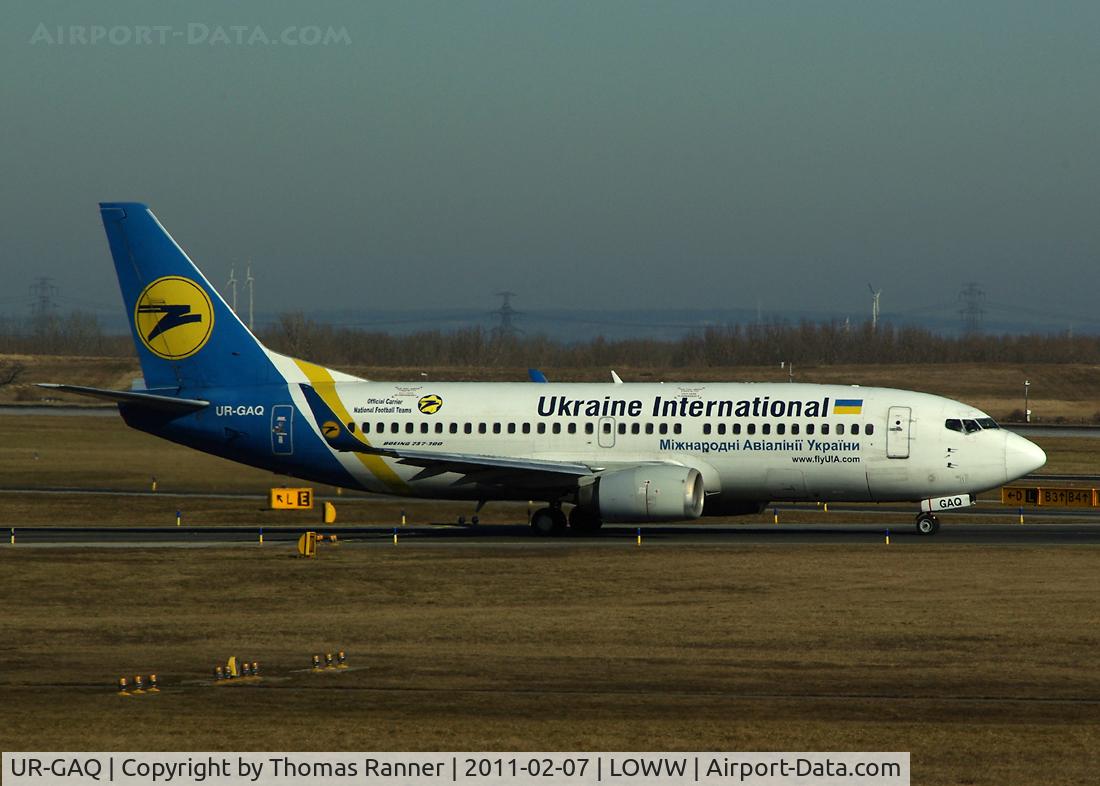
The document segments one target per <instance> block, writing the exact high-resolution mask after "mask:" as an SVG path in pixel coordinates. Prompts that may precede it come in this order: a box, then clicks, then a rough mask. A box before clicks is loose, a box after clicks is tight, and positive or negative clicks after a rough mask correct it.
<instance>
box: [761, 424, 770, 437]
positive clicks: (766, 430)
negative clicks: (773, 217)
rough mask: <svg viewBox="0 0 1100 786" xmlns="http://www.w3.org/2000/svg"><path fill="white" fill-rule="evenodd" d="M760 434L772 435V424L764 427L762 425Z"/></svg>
mask: <svg viewBox="0 0 1100 786" xmlns="http://www.w3.org/2000/svg"><path fill="white" fill-rule="evenodd" d="M760 433H761V434H771V433H772V424H771V423H765V424H764V425H762V426H761V427H760Z"/></svg>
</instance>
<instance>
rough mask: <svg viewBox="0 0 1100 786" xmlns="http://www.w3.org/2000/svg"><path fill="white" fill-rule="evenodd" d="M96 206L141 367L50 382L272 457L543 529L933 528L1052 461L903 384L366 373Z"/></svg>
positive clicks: (157, 235) (178, 434)
mask: <svg viewBox="0 0 1100 786" xmlns="http://www.w3.org/2000/svg"><path fill="white" fill-rule="evenodd" d="M100 212H101V215H102V218H103V226H104V228H105V229H106V232H107V239H108V241H109V244H110V248H111V254H112V256H113V257H114V263H115V270H116V272H117V274H118V281H119V286H120V288H121V290H122V297H123V300H124V301H125V304H126V310H127V313H128V314H129V316H130V326H131V328H132V331H133V335H134V341H135V344H136V346H137V353H138V357H139V360H140V362H141V368H142V372H143V374H144V380H143V381H141V382H137V383H135V385H134V388H133V389H131V390H121V391H120V390H103V389H98V388H87V387H79V386H73V385H51V386H50V387H54V388H56V389H61V390H66V391H70V392H74V393H81V394H86V395H90V396H96V397H100V398H104V399H108V400H112V401H115V402H117V403H118V407H119V411H120V413H121V415H122V418H123V419H124V420H125V422H126V423H127V424H128V425H130V426H132V427H133V428H136V429H139V430H141V431H145V432H148V433H150V434H154V435H156V436H158V437H163V438H165V439H168V440H171V441H172V442H177V443H179V444H182V445H186V446H188V447H192V448H195V449H197V450H201V451H205V452H207V453H212V454H214V455H216V456H222V457H224V458H227V459H230V460H232V461H237V462H241V463H243V464H248V465H251V466H254V467H260V468H263V469H266V470H271V471H272V472H275V473H280V474H283V475H289V476H294V477H297V478H303V479H307V480H310V481H315V482H319V483H325V484H331V485H334V486H342V487H346V488H351V489H361V490H365V491H369V492H379V493H385V494H397V495H407V496H411V497H430V498H438V499H452V500H471V501H476V502H477V503H478V509H480V506H481V505H482V504H484V503H486V502H488V501H494V500H521V501H522V500H540V501H542V502H545V507H542V508H541V509H539V510H538V511H537V512H535V513H534V514H533V515H532V517H531V527H532V529H533V530H534V531H535V532H536V533H538V534H540V535H550V534H559V533H562V532H565V531H567V530H572V531H574V532H588V531H592V530H595V529H597V528H599V527H600V526H601V525H602V524H603V522H632V523H634V522H638V523H641V522H669V521H682V520H691V519H698V518H699V517H701V516H732V515H737V514H744V513H751V512H758V511H760V510H762V509H764V507H765V506H766V505H767V504H768V503H769V502H773V501H798V500H806V501H815V500H816V501H826V502H829V501H858V502H887V501H892V502H914V503H919V512H918V515H917V518H916V527H917V531H918V532H920V533H922V534H932V533H935V532H936V531H937V529H938V528H939V521H938V519H937V518H936V514H937V513H939V512H941V511H944V510H951V509H955V508H961V507H964V506H967V505H971V504H973V501H974V498H975V495H976V494H977V493H978V492H981V491H984V490H987V489H992V488H996V487H997V486H1000V485H1002V484H1004V483H1006V482H1010V481H1012V480H1014V479H1016V478H1018V477H1021V476H1023V475H1025V474H1027V473H1029V472H1032V471H1033V470H1035V469H1038V468H1039V467H1041V466H1042V465H1043V464H1044V462H1045V461H1046V456H1045V455H1044V453H1043V451H1042V450H1041V449H1039V447H1037V446H1036V445H1034V444H1032V443H1031V442H1029V441H1028V440H1026V439H1024V438H1022V437H1020V436H1018V435H1016V434H1012V433H1010V432H1008V431H1006V430H1004V429H1001V428H999V427H998V426H997V423H996V422H995V421H994V420H993V419H992V418H991V417H989V416H988V415H986V414H985V413H984V412H980V411H978V410H977V409H974V408H973V407H971V406H968V405H966V404H963V403H960V402H958V401H952V400H950V399H947V398H941V397H939V396H933V395H929V394H925V393H917V392H912V391H907V390H894V389H889V388H873V387H856V386H850V387H849V386H840V385H812V384H792V383H778V384H773V383H682V384H681V383H671V382H670V383H667V384H651V383H645V384H634V383H623V384H614V383H607V384H596V383H583V384H572V383H570V384H564V383H563V384H558V383H548V384H532V383H529V382H516V383H495V382H494V383H488V382H470V383H436V382H427V381H423V380H414V381H412V382H371V381H368V380H364V379H359V378H357V377H354V376H350V375H348V374H343V373H341V372H339V371H334V370H332V369H329V368H324V367H322V366H319V365H315V364H313V363H309V362H307V361H304V360H298V359H295V358H290V357H287V356H285V355H281V354H279V353H277V352H273V351H271V350H270V349H268V348H267V347H265V346H264V345H263V344H261V343H260V342H259V341H258V340H257V339H256V338H255V336H253V335H252V333H251V332H250V331H249V330H248V329H247V328H246V327H245V325H244V324H243V323H242V322H241V321H240V320H239V319H238V318H237V316H236V314H235V313H234V312H233V310H232V309H230V308H229V306H228V305H227V304H226V302H225V301H224V300H223V299H222V298H221V296H220V295H219V294H218V292H217V290H216V289H215V288H214V287H213V286H211V284H210V282H209V281H208V280H207V279H206V278H205V277H204V276H203V274H202V273H201V272H199V270H198V268H196V266H195V265H194V264H193V263H192V262H191V260H190V259H189V258H188V257H187V255H186V254H185V253H184V252H183V250H182V249H181V248H180V246H179V245H177V244H176V242H175V241H174V240H173V239H172V237H171V236H170V235H169V234H168V232H167V231H165V229H164V227H163V226H161V224H160V222H159V221H158V220H157V218H156V217H155V216H154V215H153V213H152V212H151V211H150V210H149V209H148V208H147V207H146V206H145V205H142V204H138V203H131V202H107V203H102V204H101V205H100ZM566 506H569V507H570V508H571V510H569V513H568V516H567V515H566V512H565V511H566V509H567V507H566Z"/></svg>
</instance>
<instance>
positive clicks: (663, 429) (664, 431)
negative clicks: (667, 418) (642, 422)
mask: <svg viewBox="0 0 1100 786" xmlns="http://www.w3.org/2000/svg"><path fill="white" fill-rule="evenodd" d="M657 432H658V433H660V434H667V433H668V424H667V423H662V424H661V425H660V426H658V427H657Z"/></svg>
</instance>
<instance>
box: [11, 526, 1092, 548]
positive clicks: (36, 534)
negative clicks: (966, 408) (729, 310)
mask: <svg viewBox="0 0 1100 786" xmlns="http://www.w3.org/2000/svg"><path fill="white" fill-rule="evenodd" d="M887 530H889V534H890V540H891V543H892V544H898V545H906V546H918V547H924V546H929V545H951V544H978V545H1026V546H1039V545H1041V546H1053V545H1074V546H1078V545H1100V523H1092V522H1084V523H1083V522H1067V523H1057V522H1056V523H1049V522H1044V523H1034V524H984V523H971V522H951V523H945V524H944V525H943V526H942V527H941V529H940V531H939V532H938V533H937V534H936V535H933V536H921V535H918V534H917V533H916V531H915V529H914V527H912V526H910V525H906V526H903V527H901V528H898V527H897V526H896V524H895V525H891V526H889V527H887V526H886V525H877V524H864V523H845V522H840V521H838V522H835V523H834V522H830V523H827V524H791V525H783V524H780V525H777V526H760V525H727V524H714V525H691V524H683V525H655V526H643V527H641V528H640V530H639V528H638V527H632V526H612V525H608V526H605V527H604V528H603V529H602V530H600V532H598V533H596V534H594V535H584V536H570V535H563V536H560V537H550V538H539V537H535V536H533V535H532V534H531V532H530V530H529V528H528V527H527V526H526V525H518V524H517V525H485V526H478V527H472V526H467V527H459V526H455V525H432V526H415V527H397V528H396V529H395V528H394V527H392V526H356V527H348V526H343V527H326V526H321V525H318V527H317V529H316V531H318V532H321V533H323V534H325V535H336V536H337V539H338V542H339V543H341V544H349V545H375V546H392V545H393V536H394V533H395V532H396V534H397V536H398V545H402V544H404V545H434V546H460V545H476V546H525V547H536V548H562V547H579V548H589V547H591V548H597V547H616V548H618V547H624V546H633V545H636V543H637V536H638V533H639V531H640V532H641V535H642V544H643V546H678V545H699V546H706V545H722V546H730V545H775V546H782V545H803V544H821V545H824V544H857V543H883V542H884V541H885V536H886V533H887ZM304 531H305V529H304V528H298V527H278V528H271V527H265V528H263V529H262V533H263V542H264V544H265V545H272V544H284V545H289V544H292V543H294V542H295V541H296V540H297V539H298V538H299V537H300V536H301V534H302V533H303V532H304ZM260 533H261V528H259V527H240V526H234V527H16V528H15V540H16V543H15V546H14V547H15V548H19V547H22V546H85V547H89V546H91V547H97V546H102V547H131V548H133V547H183V548H186V547H204V546H219V545H222V546H227V545H241V546H244V545H255V546H259V545H260ZM0 548H2V546H0ZM8 548H11V546H8Z"/></svg>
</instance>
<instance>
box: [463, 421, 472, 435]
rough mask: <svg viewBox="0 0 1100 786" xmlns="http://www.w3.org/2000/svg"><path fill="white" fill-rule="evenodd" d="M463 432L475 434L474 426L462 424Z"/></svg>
mask: <svg viewBox="0 0 1100 786" xmlns="http://www.w3.org/2000/svg"><path fill="white" fill-rule="evenodd" d="M462 430H463V431H464V432H466V433H467V434H473V433H474V424H473V423H463V424H462Z"/></svg>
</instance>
